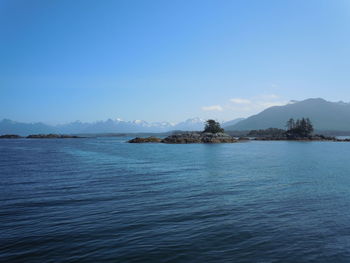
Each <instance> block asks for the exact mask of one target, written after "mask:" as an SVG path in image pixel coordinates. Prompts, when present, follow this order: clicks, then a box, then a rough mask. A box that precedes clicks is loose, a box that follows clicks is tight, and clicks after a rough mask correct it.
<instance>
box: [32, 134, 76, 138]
mask: <svg viewBox="0 0 350 263" xmlns="http://www.w3.org/2000/svg"><path fill="white" fill-rule="evenodd" d="M27 138H28V139H68V138H82V137H79V136H75V135H64V134H32V135H28V136H27Z"/></svg>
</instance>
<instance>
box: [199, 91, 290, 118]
mask: <svg viewBox="0 0 350 263" xmlns="http://www.w3.org/2000/svg"><path fill="white" fill-rule="evenodd" d="M288 103H289V102H288V101H286V100H284V99H282V98H281V97H280V96H278V95H276V94H264V95H259V96H255V97H250V98H241V97H237V98H231V99H229V101H228V102H226V103H225V104H223V105H212V106H205V107H202V110H203V111H227V112H235V113H236V114H239V115H240V116H243V117H246V116H249V115H251V114H256V113H258V112H260V111H262V110H264V109H266V108H269V107H272V106H283V105H286V104H288Z"/></svg>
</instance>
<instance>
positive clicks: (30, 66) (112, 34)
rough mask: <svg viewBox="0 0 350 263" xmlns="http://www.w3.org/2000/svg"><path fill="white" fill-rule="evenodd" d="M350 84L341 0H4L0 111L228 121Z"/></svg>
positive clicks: (58, 119)
mask: <svg viewBox="0 0 350 263" xmlns="http://www.w3.org/2000/svg"><path fill="white" fill-rule="evenodd" d="M349 84H350V1H348V0H331V1H330V0H308V1H305V0H290V1H288V0H285V1H279V0H265V1H260V0H241V1H233V0H229V1H225V0H210V1H208V0H176V1H158V0H147V1H146V0H144V1H137V0H132V1H130V0H126V1H122V0H118V1H108V0H104V1H97V0H95V1H89V0H84V1H70V0H57V1H54V0H51V1H47V0H40V1H39V0H30V1H28V0H21V1H20V0H0V119H2V118H10V119H13V120H17V121H26V122H31V121H44V122H48V123H65V122H70V121H74V120H81V121H95V120H102V119H107V118H113V119H115V118H122V119H125V120H133V119H143V120H146V121H172V122H178V121H181V120H184V119H187V118H190V117H201V118H216V119H218V120H230V119H234V118H237V117H246V116H249V115H251V114H254V113H257V112H259V111H261V110H262V109H264V108H266V107H269V106H272V105H280V104H285V103H287V102H288V101H289V100H302V99H306V98H311V97H322V98H324V99H327V100H331V101H339V100H343V101H345V102H348V101H350V85H349Z"/></svg>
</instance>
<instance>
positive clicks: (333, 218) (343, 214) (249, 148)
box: [0, 138, 350, 262]
mask: <svg viewBox="0 0 350 263" xmlns="http://www.w3.org/2000/svg"><path fill="white" fill-rule="evenodd" d="M127 139H128V138H97V139H95V138H94V139H61V140H59V139H58V140H57V139H41V140H40V139H38V140H35V139H32V140H25V139H19V140H0V179H1V180H0V208H1V209H0V245H1V246H0V261H1V262H349V261H350V223H349V222H350V157H349V156H350V143H333V142H258V141H256V142H248V143H236V144H215V145H204V144H192V145H166V144H128V143H125V141H126V140H127Z"/></svg>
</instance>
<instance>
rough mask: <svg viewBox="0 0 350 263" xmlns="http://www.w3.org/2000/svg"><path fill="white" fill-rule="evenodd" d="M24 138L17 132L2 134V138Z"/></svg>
mask: <svg viewBox="0 0 350 263" xmlns="http://www.w3.org/2000/svg"><path fill="white" fill-rule="evenodd" d="M20 138H22V137H21V136H19V135H17V134H4V135H0V139H20Z"/></svg>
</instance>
